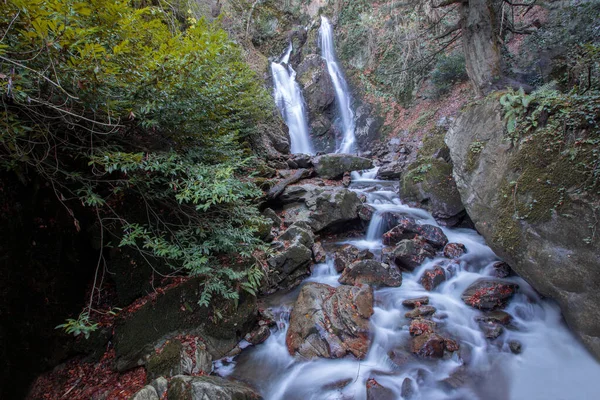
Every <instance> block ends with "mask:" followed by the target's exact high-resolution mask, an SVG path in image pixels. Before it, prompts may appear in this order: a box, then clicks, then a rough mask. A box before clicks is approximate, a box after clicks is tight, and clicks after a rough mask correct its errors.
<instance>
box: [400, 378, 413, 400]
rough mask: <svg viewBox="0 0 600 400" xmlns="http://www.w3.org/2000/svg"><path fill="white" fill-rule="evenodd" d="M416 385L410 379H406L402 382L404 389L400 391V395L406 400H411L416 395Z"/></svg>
mask: <svg viewBox="0 0 600 400" xmlns="http://www.w3.org/2000/svg"><path fill="white" fill-rule="evenodd" d="M415 386H416V384H415V383H414V382H413V380H412V379H410V378H404V380H403V381H402V387H401V389H400V395H401V396H402V398H403V399H404V400H411V399H412V398H413V397H414V395H415Z"/></svg>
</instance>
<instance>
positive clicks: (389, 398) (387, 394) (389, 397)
mask: <svg viewBox="0 0 600 400" xmlns="http://www.w3.org/2000/svg"><path fill="white" fill-rule="evenodd" d="M397 397H398V396H396V394H395V393H394V391H393V390H391V389H388V388H386V387H385V386H382V385H381V384H380V383H379V382H377V381H376V380H375V379H373V378H370V379H368V380H367V400H396V399H397Z"/></svg>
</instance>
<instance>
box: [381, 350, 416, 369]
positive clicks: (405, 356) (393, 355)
mask: <svg viewBox="0 0 600 400" xmlns="http://www.w3.org/2000/svg"><path fill="white" fill-rule="evenodd" d="M388 357H389V358H390V360H391V361H392V362H393V363H394V364H395V365H396V366H398V367H402V366H403V365H405V364H408V363H411V362H413V361H415V360H416V359H415V356H414V355H413V354H412V353H411V352H409V351H407V350H405V349H394V350H392V351H390V352H389V353H388Z"/></svg>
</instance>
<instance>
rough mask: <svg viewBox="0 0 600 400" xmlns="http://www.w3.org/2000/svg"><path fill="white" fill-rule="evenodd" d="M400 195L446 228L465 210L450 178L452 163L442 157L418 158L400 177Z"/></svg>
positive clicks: (457, 219) (451, 177)
mask: <svg viewBox="0 0 600 400" xmlns="http://www.w3.org/2000/svg"><path fill="white" fill-rule="evenodd" d="M400 194H401V196H402V198H403V199H404V200H407V201H414V202H417V203H419V204H420V205H421V206H422V207H424V208H426V209H428V210H429V211H431V213H432V214H433V216H434V217H435V218H436V219H437V220H438V221H440V222H443V223H444V224H446V225H450V226H452V225H454V224H456V223H457V222H459V221H460V219H461V218H462V216H463V215H464V211H465V208H464V206H463V204H462V201H461V198H460V194H459V192H458V189H457V188H456V183H455V182H454V178H453V176H452V164H450V163H448V162H446V161H445V160H444V159H442V158H420V159H419V160H418V161H417V162H416V163H414V164H412V165H411V166H410V167H409V168H408V171H407V172H406V173H405V174H404V176H403V177H402V190H401V193H400Z"/></svg>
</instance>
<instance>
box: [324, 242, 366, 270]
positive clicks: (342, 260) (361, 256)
mask: <svg viewBox="0 0 600 400" xmlns="http://www.w3.org/2000/svg"><path fill="white" fill-rule="evenodd" d="M373 257H374V255H373V253H371V252H370V251H369V250H359V249H358V248H357V247H355V246H352V245H351V244H345V245H343V246H341V247H340V248H339V249H338V250H337V251H336V252H335V253H334V254H333V265H334V267H335V270H336V271H337V272H342V271H343V270H344V268H346V266H347V265H350V264H352V263H353V262H355V261H358V260H371V259H373Z"/></svg>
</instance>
